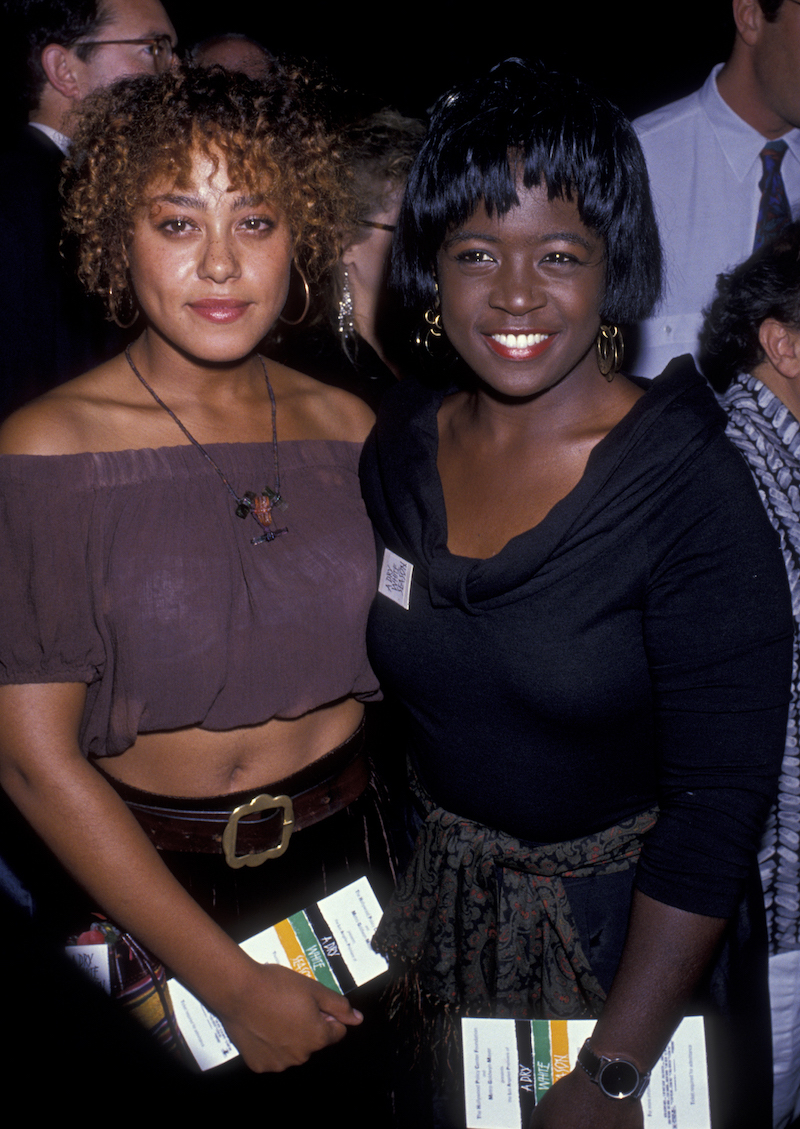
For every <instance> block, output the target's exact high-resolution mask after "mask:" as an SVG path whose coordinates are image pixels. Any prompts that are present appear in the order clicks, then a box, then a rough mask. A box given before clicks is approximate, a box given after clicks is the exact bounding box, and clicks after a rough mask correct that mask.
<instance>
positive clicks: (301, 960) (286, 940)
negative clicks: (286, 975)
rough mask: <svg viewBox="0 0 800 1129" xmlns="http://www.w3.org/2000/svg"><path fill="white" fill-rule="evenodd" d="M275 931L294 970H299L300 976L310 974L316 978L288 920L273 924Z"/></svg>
mask: <svg viewBox="0 0 800 1129" xmlns="http://www.w3.org/2000/svg"><path fill="white" fill-rule="evenodd" d="M275 932H276V933H277V934H278V940H279V941H280V943H281V945H283V951H284V952H285V953H286V955H287V957H288V958H289V962H290V964H291V966H292V968H293V969H294V970H295V972H299V973H300V974H301V975H302V976H310V977H311V979H312V980H316V976H315V975H314V973H313V971H312V969H311V965H310V964H309V963H308V958H307V957H306V954H305V951H304V950H303V948H302V946H301V945H300V942H299V941H298V940H297V934H296V933H295V931H294V929H292V927H291V925H290V924H289V922H288V921H279V922H278V924H277V925H276V926H275Z"/></svg>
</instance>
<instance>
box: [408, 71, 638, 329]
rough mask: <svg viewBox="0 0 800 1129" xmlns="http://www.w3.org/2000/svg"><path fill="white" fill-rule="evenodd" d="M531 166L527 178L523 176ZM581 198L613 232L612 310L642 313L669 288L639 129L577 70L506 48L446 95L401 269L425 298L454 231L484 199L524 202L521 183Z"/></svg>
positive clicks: (411, 291)
mask: <svg viewBox="0 0 800 1129" xmlns="http://www.w3.org/2000/svg"><path fill="white" fill-rule="evenodd" d="M520 174H521V177H520ZM520 183H521V184H522V187H524V188H533V187H535V186H537V185H539V184H544V185H546V187H547V192H548V196H549V197H550V198H551V199H553V198H555V197H556V196H560V197H564V198H566V199H568V200H574V201H575V203H576V205H577V208H578V213H579V215H580V217H581V220H582V221H583V223H584V224H585V225H586V226H587V227H589V228H591V229H592V230H594V231H595V232H596V233H597V234H598V235H600V236H602V238H603V239H604V240H605V243H606V253H607V278H606V303H605V306H606V307H608V308H604V311H603V312H604V314H605V315H606V316H607V317H609V318H610V319H611V320H613V321H616V322H622V323H625V322H631V321H636V320H638V319H639V318H641V317H644V316H645V315H646V314H647V313H648V312H649V311H650V309H651V307H652V306H653V304H654V303H655V301H656V300H657V298H658V296H659V293H660V286H661V249H660V244H659V240H658V231H657V227H656V222H655V217H654V214H653V207H652V202H651V199H650V192H649V185H648V179H647V172H646V168H645V163H644V157H643V156H642V152H641V148H640V146H639V142H638V139H637V137H636V135H635V133H634V131H633V128H632V126H631V125H630V123H629V122H628V121H627V119H626V118H625V117H624V115H623V114H622V113H621V112H620V111H619V110H618V109H617V108H616V107H615V106H612V105H611V103H610V102H608V101H606V100H605V99H604V98H601V97H599V96H598V95H596V94H595V93H594V92H593V91H591V90H590V89H589V88H588V87H587V86H585V85H584V84H583V83H581V82H580V81H578V80H577V79H574V78H571V77H568V76H564V75H560V74H556V73H554V72H551V71H547V70H545V68H544V67H543V66H542V65H541V64H539V63H537V62H526V61H524V60H521V59H508V60H506V61H505V62H504V63H501V64H499V65H498V66H497V67H495V68H494V69H493V70H492V71H491V72H490V73H489V74H488V75H486V76H485V77H482V78H479V79H476V80H473V81H472V82H471V83H467V84H465V85H464V86H463V87H459V88H457V89H456V90H454V91H451V92H449V93H448V94H446V95H444V96H443V97H442V98H440V99H439V101H438V102H437V104H436V106H435V107H434V109H433V111H432V115H431V122H430V128H429V132H428V136H427V138H426V140H425V142H424V144H423V147H422V151H421V152H420V154H419V157H418V159H417V162H416V164H415V166H414V168H413V169H412V171H411V175H410V177H409V182H408V187H407V191H406V196H405V201H404V204H403V209H402V212H401V217H400V222H399V225H398V235H397V239H396V243H395V250H394V257H393V277H394V280H395V283H396V284H397V285H398V286H399V287H400V288H401V289H402V290H403V291H404V293H405V296H406V300H407V301H408V302H409V303H411V304H412V305H414V306H416V307H418V308H420V309H423V308H425V307H426V306H427V305H428V304H430V302H431V300H432V297H433V289H434V288H433V274H432V272H433V264H434V262H435V259H436V254H437V253H438V251H439V249H440V247H441V246H442V243H443V242H444V239H445V238H446V236H447V234H448V233H449V232H450V231H452V230H453V229H454V228H456V227H458V226H460V225H461V224H463V223H464V222H465V221H466V220H467V219H468V218H469V216H471V215H472V214H473V213H474V211H475V209H476V208H477V207H478V205H479V204H480V203H481V202H483V204H484V205H485V207H486V210H487V212H488V213H489V214H490V215H491V214H492V213H493V212H495V211H496V212H497V213H498V214H499V215H505V213H506V212H508V210H509V209H510V208H512V207H514V206H516V205H517V204H519V197H518V195H517V191H518V187H519V185H520Z"/></svg>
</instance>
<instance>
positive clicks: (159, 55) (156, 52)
mask: <svg viewBox="0 0 800 1129" xmlns="http://www.w3.org/2000/svg"><path fill="white" fill-rule="evenodd" d="M117 43H125V44H133V45H135V46H136V47H149V48H150V51H151V54H152V56H153V66H154V67H155V70H156V73H157V74H161V73H162V72H163V71H167V70H169V68H170V67H171V66H172V59H173V56H174V54H175V48H174V47H173V46H172V40H171V38H170V37H169V36H168V35H166V34H164V35H153V36H149V37H148V38H146V39H84V40H83V42H82V43H79V44H76V46H78V47H111V46H113V45H114V44H117Z"/></svg>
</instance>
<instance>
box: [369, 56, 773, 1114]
mask: <svg viewBox="0 0 800 1129" xmlns="http://www.w3.org/2000/svg"><path fill="white" fill-rule="evenodd" d="M660 274H661V256H660V251H659V242H658V235H657V230H656V225H655V221H654V217H653V209H652V204H651V201H650V196H649V190H648V183H647V175H646V171H645V166H644V161H643V158H642V154H641V151H640V148H639V145H638V142H637V139H636V137H635V134H634V132H633V130H632V128H631V127H630V125H629V124H628V123H627V122H626V121H625V119H624V118H623V117H622V115H621V114H620V113H619V111H618V110H616V109H615V108H614V107H613V106H611V105H610V104H609V103H607V102H606V101H604V100H603V99H602V98H599V97H597V96H596V95H594V94H593V93H591V92H590V91H589V90H588V89H586V88H585V87H584V86H583V85H582V84H580V83H579V82H577V81H576V80H574V79H572V78H567V77H562V76H560V75H557V74H552V73H548V72H546V71H545V70H544V69H543V68H542V67H540V66H537V65H535V64H528V63H526V62H523V61H520V60H516V59H511V60H508V61H506V62H505V63H503V64H501V65H500V66H498V67H496V68H495V69H494V70H493V71H492V72H490V73H489V74H488V75H487V76H485V77H481V78H478V79H476V80H474V81H473V82H470V83H467V84H465V85H464V86H462V87H460V88H458V89H456V90H455V91H453V92H451V93H449V94H447V95H446V96H444V97H443V98H442V99H441V100H440V101H439V102H438V104H437V106H436V107H435V109H434V112H433V116H432V121H431V126H430V130H429V133H428V136H427V138H426V141H425V142H424V144H423V147H422V150H421V152H420V155H419V158H418V160H417V162H416V164H415V166H414V168H413V170H412V172H411V175H410V179H409V183H408V188H407V192H406V196H405V199H404V203H403V207H402V211H401V215H400V220H399V229H398V233H397V242H396V246H395V249H394V277H395V280H396V282H397V284H398V285H399V286H400V287H401V288H402V289H403V291H404V293H405V295H406V297H407V300H408V301H409V303H411V304H412V305H413V306H415V307H416V309H417V310H418V311H419V313H420V315H421V320H423V319H424V320H423V325H424V327H425V328H424V329H423V331H422V332H423V333H425V331H426V330H427V331H428V332H427V337H426V344H428V345H429V346H430V347H431V351H435V349H436V348H440V347H441V346H443V345H445V341H444V338H446V340H447V342H449V344H450V345H451V346H452V349H453V350H454V352H455V354H456V355H457V357H458V365H457V367H455V368H454V367H453V366H452V365H450V366H448V367H445V368H443V369H442V372H443V376H444V379H445V380H448V381H449V384H448V385H447V386H446V387H439V388H432V387H430V386H425V385H423V384H422V383H420V382H416V381H413V380H410V379H405V380H403V381H401V382H400V384H399V385H398V387H397V388H395V389H393V390H391V391H390V392H389V393H388V394H387V397H386V398H385V399H384V402H383V404H382V407H381V411H380V413H379V416H378V423H377V427H376V430H375V432H374V433H373V435H372V436H371V437H370V439H369V440H368V441H367V444H366V445H365V448H364V453H363V455H362V460H361V475H362V483H363V491H364V497H365V500H366V503H367V509H368V511H369V513H370V516H371V517H372V519H373V522H374V524H375V527H376V529H377V532H378V537H379V545H378V549H379V561H380V562H381V574H380V585H379V594H378V596H377V598H376V601H375V604H374V605H373V609H372V612H371V616H370V623H369V631H368V645H369V649H370V655H371V661H372V663H373V666H374V668H375V669H376V671H377V672H378V674H379V677H380V679H381V683H382V686H383V688H384V693H385V694H386V695H387V698H389V699H390V700H394V701H395V702H396V703H398V704H399V707H400V709H401V712H402V714H403V715H404V716H405V718H406V721H407V749H408V754H409V762H410V765H411V775H410V779H411V787H412V791H413V794H414V807H413V811H412V812H411V814H410V817H409V821H410V824H411V826H412V830H413V833H414V835H415V836H416V843H415V845H414V849H413V855H412V857H411V862H410V865H409V866H408V869H407V871H406V873H405V875H404V877H403V878H402V879H401V881H400V884H399V886H398V889H397V891H396V892H395V895H394V899H393V902H392V904H391V905H390V907H389V909H388V911H387V913H386V914H385V916H384V918H383V921H382V922H381V925H380V926H379V929H378V932H377V934H376V938H375V941H374V944H375V945H376V947H377V948H378V949H379V950H380V951H382V952H384V953H386V954H387V955H388V956H389V957H390V958H391V959H392V961H393V962H394V964H395V970H396V972H397V974H398V977H399V979H400V984H399V985H398V987H399V988H400V989H402V992H401V993H400V994H399V997H398V998H399V999H409V998H413V999H417V1000H420V1001H422V1004H423V1006H422V1012H423V1015H424V1029H425V1030H426V1031H427V1032H428V1035H429V1036H430V1043H431V1045H434V1044H436V1045H438V1046H441V1045H442V1043H443V1042H447V1040H448V1039H449V1034H448V1032H453V1031H455V1030H456V1029H457V1024H453V1023H451V1021H452V1020H453V1019H454V1018H455V1017H457V1016H459V1015H478V1016H480V1015H496V1016H508V1017H517V1018H531V1017H538V1018H558V1019H568V1018H597V1024H596V1026H595V1028H594V1031H593V1034H592V1036H591V1039H590V1040H588V1041H587V1044H586V1046H585V1047H584V1049H583V1050H582V1051H581V1055H580V1059H579V1065H578V1066H576V1068H575V1069H574V1070H573V1071H572V1072H571V1073H570V1074H569V1075H567V1076H566V1077H565V1078H563V1079H561V1080H560V1081H559V1082H557V1084H556V1085H555V1086H554V1087H553V1088H552V1089H551V1090H550V1091H549V1092H548V1094H547V1095H546V1096H545V1097H544V1098H543V1100H542V1101H541V1102H540V1103H539V1104H538V1105H537V1107H536V1109H535V1111H534V1113H533V1117H532V1121H531V1125H532V1126H536V1129H545V1127H547V1129H587V1127H602V1129H611V1127H613V1129H629V1127H630V1129H633V1127H638V1126H641V1125H642V1121H643V1112H642V1106H641V1102H640V1101H639V1100H638V1099H639V1098H640V1097H641V1095H642V1093H643V1092H644V1091H645V1089H646V1085H647V1079H648V1074H649V1071H650V1070H651V1068H652V1066H653V1064H654V1063H655V1062H656V1061H657V1059H658V1058H659V1056H660V1054H661V1053H662V1051H663V1049H664V1046H665V1045H666V1043H667V1041H668V1040H669V1038H670V1036H671V1034H672V1031H673V1030H674V1028H675V1026H676V1024H677V1023H678V1021H679V1020H680V1018H681V1016H682V1015H683V1014H685V1013H686V1011H687V1009H688V1008H690V1007H691V1008H692V1009H693V1010H696V1004H695V1001H694V1000H693V994H694V993H695V992H696V990H697V988H698V985H699V984H700V982H701V981H702V980H703V977H704V976H709V975H710V971H709V970H710V968H711V967H712V963H713V960H714V958H715V954H717V953H718V952H719V950H720V948H721V946H722V945H723V943H725V938H726V936H728V937H730V934H731V931H730V929H728V926H727V922H728V921H729V919H737V920H738V917H737V915H738V913H739V907H740V904H741V902H742V899H743V896H744V893H745V890H746V887H747V880H748V877H749V876H750V874H751V871H752V866H753V860H754V855H755V850H756V845H757V843H758V837H759V833H760V830H761V826H762V823H763V820H764V817H765V814H766V812H767V809H768V807H769V803H770V800H771V798H772V796H773V793H774V789H775V781H776V776H777V771H778V766H779V764H780V756H781V751H782V748H783V738H784V729H785V724H786V705H787V700H788V687H789V679H790V665H791V617H790V609H789V600H788V593H787V586H786V577H785V573H784V570H783V567H782V562H781V560H780V554H779V553H778V551H777V546H776V545H775V542H774V537H773V534H772V531H771V530H770V528H769V524H768V522H767V521H766V520H765V515H764V512H763V508H762V507H761V505H760V502H759V499H758V496H757V493H756V491H755V490H754V487H753V483H752V481H751V480H750V477H749V475H748V474H747V472H746V468H745V467H744V466H743V465H742V463H741V460H740V459H739V458H738V456H737V454H736V452H735V451H734V450H733V449H732V448H731V446H730V445H729V444H728V442H727V441H726V439H725V437H724V434H723V421H722V419H721V415H720V412H719V409H718V407H717V405H716V404H715V402H714V399H713V397H712V395H711V393H710V392H709V390H708V388H707V386H706V384H705V382H704V381H703V380H702V378H701V377H700V376H699V374H698V373H697V372H696V371H695V369H694V366H693V365H692V364H691V361H690V359H689V358H683V359H681V360H679V361H677V362H673V363H672V364H671V365H670V366H669V368H668V369H667V371H666V372H665V373H664V374H663V375H662V376H661V377H660V378H659V379H658V380H656V381H654V382H652V384H647V383H646V382H644V381H640V380H637V379H636V378H635V377H626V376H624V375H622V374H621V373H620V371H619V369H620V367H621V362H622V345H621V332H620V329H619V323H624V322H628V321H634V320H635V319H638V318H641V317H643V316H644V315H645V314H646V313H647V312H648V310H649V309H650V307H651V305H652V304H653V302H654V301H655V300H656V298H657V296H658V294H659V289H660ZM438 338H442V340H437V339H438ZM745 613H746V614H745ZM754 897H755V903H754V904H755V907H756V909H757V908H758V906H759V904H760V894H759V892H758V891H757V890H756V891H755V895H754ZM726 929H728V933H727V934H726ZM755 982H757V981H755ZM755 995H757V992H756V993H755ZM404 1014H406V1016H407V1012H404ZM727 1020H728V1022H727V1023H726V1024H725V1025H723V1033H724V1035H725V1037H726V1038H727V1039H728V1042H724V1043H715V1045H714V1047H712V1052H713V1051H716V1054H717V1056H718V1057H719V1058H720V1059H721V1060H722V1062H723V1064H724V1067H725V1070H726V1076H725V1080H724V1085H723V1086H722V1087H721V1093H722V1097H723V1098H724V1097H728V1098H729V1099H730V1100H729V1102H728V1107H727V1109H726V1110H722V1109H721V1107H717V1108H716V1109H715V1117H716V1120H715V1122H714V1124H715V1126H716V1127H719V1129H722V1126H725V1127H726V1129H729V1127H730V1126H732V1125H734V1124H737V1125H749V1126H752V1125H754V1124H766V1121H765V1120H763V1116H764V1115H766V1117H767V1118H768V1117H769V1102H768V1093H769V1073H768V1063H765V1062H764V1061H763V1060H762V1061H758V1056H759V1055H760V1054H761V1049H760V1048H761V1047H762V1046H763V1044H759V1045H758V1047H757V1048H756V1050H755V1051H752V1046H751V1044H752V1027H751V1026H749V1023H751V1022H752V1020H753V1016H752V1013H751V1014H750V1015H749V1016H748V1017H747V1021H746V1022H745V1023H744V1033H743V1038H742V1043H743V1045H744V1046H745V1047H746V1048H747V1049H748V1050H750V1051H751V1054H750V1057H749V1059H748V1062H747V1069H746V1070H745V1069H744V1068H742V1069H735V1068H734V1069H731V1063H732V1061H733V1056H734V1055H735V1054H736V1053H737V1051H738V1050H740V1049H741V1046H740V1045H739V1044H737V1042H736V1032H737V1028H736V1024H735V1022H734V1021H733V1019H732V1017H731V1015H730V1012H729V1013H728V1015H727ZM745 1036H746V1037H745ZM748 1040H749V1042H748ZM450 1045H451V1046H452V1043H451V1044H450ZM767 1045H768V1041H767ZM606 1058H608V1059H612V1060H617V1061H616V1064H615V1065H614V1066H613V1067H612V1068H609V1069H608V1070H607V1069H606V1064H605V1059H606ZM423 1063H424V1065H423V1068H422V1069H421V1070H420V1072H419V1076H420V1078H422V1076H423V1075H425V1076H426V1077H428V1078H431V1077H432V1078H435V1079H437V1080H440V1079H442V1078H444V1077H445V1071H443V1070H440V1069H438V1068H433V1069H431V1067H430V1060H423ZM612 1075H614V1077H613V1078H612ZM413 1076H414V1075H413V1071H409V1072H408V1074H407V1077H409V1078H413ZM762 1082H763V1083H764V1086H763V1088H762V1092H761V1093H760V1094H759V1093H758V1087H759V1085H760V1084H761V1083H762ZM437 1084H439V1083H438V1081H437V1083H434V1085H437ZM748 1085H752V1086H753V1088H754V1089H755V1091H756V1094H755V1105H753V1104H749V1105H748V1104H747V1097H748V1095H746V1094H745V1093H744V1089H743V1087H745V1086H748ZM424 1090H425V1083H424V1081H421V1083H420V1086H419V1088H418V1090H417V1091H416V1098H417V1099H418V1101H419V1103H420V1108H419V1109H418V1111H417V1118H418V1120H419V1121H420V1123H423V1124H426V1125H434V1124H435V1125H447V1126H449V1125H451V1124H459V1123H460V1124H462V1125H463V1111H460V1110H459V1109H458V1108H457V1107H458V1102H454V1101H453V1100H451V1099H450V1098H449V1097H443V1096H442V1095H441V1094H430V1093H428V1094H427V1095H426V1094H424V1093H423V1091H424ZM621 1098H624V1099H627V1100H616V1099H621ZM759 1102H760V1103H761V1104H760V1105H759ZM406 1123H411V1122H410V1118H407V1121H406Z"/></svg>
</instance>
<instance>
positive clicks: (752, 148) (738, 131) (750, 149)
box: [700, 63, 800, 181]
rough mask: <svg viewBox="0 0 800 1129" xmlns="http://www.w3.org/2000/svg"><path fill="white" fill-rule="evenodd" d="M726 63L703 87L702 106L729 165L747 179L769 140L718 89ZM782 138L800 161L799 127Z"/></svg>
mask: <svg viewBox="0 0 800 1129" xmlns="http://www.w3.org/2000/svg"><path fill="white" fill-rule="evenodd" d="M722 67H723V64H722V63H718V64H717V66H716V67H714V69H713V70H712V72H711V74H710V75H709V76H708V78H707V79H706V81H705V83H704V85H703V86H702V88H701V90H700V105H701V106H702V108H703V111H704V112H705V114H706V116H707V118H708V120H709V122H710V123H711V128H712V129H713V130H714V133H715V134H716V137H717V140H718V141H719V144H720V147H721V148H722V151H723V153H724V154H725V157H726V158H727V161H728V164H729V165H730V166H731V168H732V170H733V173H734V175H735V176H736V178H737V180H740V181H742V180H744V179H745V177H747V176H748V175H749V174H750V173H751V172H752V169H753V166H754V165H755V164H756V163H757V162H758V167H759V171H760V168H761V165H760V161H759V155H760V153H761V150H762V149H763V148H764V146H765V144H766V143H767V139H766V138H765V137H764V136H763V135H762V134H760V133H759V132H758V130H757V129H753V127H752V126H751V125H748V124H747V122H746V121H745V120H744V118H740V117H739V115H738V114H737V113H735V112H734V111H733V110H732V109H731V108H730V106H729V105H728V103H727V102H726V101H725V99H724V98H723V97H722V95H721V94H720V92H719V90H718V89H717V75H718V74H719V72H720V71H721V70H722ZM779 140H781V141H785V142H786V144H787V146H788V147H789V151H790V152H791V153H792V156H793V157H794V159H795V160H796V161H797V162H798V163H800V129H792V130H790V131H789V132H788V133H785V134H784V135H783V137H781V138H780V139H779Z"/></svg>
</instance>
